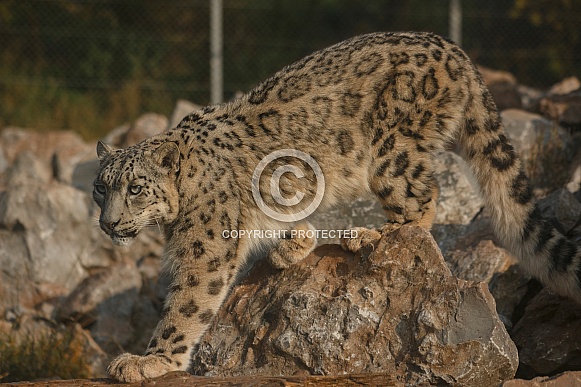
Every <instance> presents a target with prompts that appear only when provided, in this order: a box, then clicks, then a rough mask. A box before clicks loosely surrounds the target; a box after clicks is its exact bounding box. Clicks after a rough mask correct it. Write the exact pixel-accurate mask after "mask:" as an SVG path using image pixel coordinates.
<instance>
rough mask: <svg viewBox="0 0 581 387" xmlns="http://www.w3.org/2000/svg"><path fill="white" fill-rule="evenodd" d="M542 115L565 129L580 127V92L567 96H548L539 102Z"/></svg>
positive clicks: (573, 92)
mask: <svg viewBox="0 0 581 387" xmlns="http://www.w3.org/2000/svg"><path fill="white" fill-rule="evenodd" d="M539 111H540V112H541V114H542V115H544V116H546V117H548V118H550V119H552V120H554V121H556V122H558V123H560V124H561V125H563V126H565V127H572V128H577V129H578V128H580V127H581V90H580V89H578V90H576V91H572V92H570V93H568V94H563V95H561V94H554V95H548V96H546V97H544V98H542V99H541V100H540V101H539Z"/></svg>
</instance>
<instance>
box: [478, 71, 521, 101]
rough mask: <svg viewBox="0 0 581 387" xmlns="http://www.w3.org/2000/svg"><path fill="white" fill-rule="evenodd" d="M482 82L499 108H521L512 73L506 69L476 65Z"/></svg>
mask: <svg viewBox="0 0 581 387" xmlns="http://www.w3.org/2000/svg"><path fill="white" fill-rule="evenodd" d="M478 71H480V74H481V75H482V79H483V80H484V83H485V84H486V86H487V87H488V89H489V90H490V94H492V98H493V99H494V102H495V103H496V106H497V107H498V109H499V110H504V109H512V108H521V107H522V101H521V97H520V92H519V90H518V84H517V81H516V78H515V77H514V75H512V74H511V73H509V72H507V71H499V70H492V69H489V68H486V67H483V66H478Z"/></svg>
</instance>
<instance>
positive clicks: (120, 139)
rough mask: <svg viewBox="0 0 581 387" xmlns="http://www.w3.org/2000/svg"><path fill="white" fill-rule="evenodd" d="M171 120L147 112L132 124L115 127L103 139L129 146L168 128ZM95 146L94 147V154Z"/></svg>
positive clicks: (119, 146)
mask: <svg viewBox="0 0 581 387" xmlns="http://www.w3.org/2000/svg"><path fill="white" fill-rule="evenodd" d="M168 126H169V120H168V119H167V117H166V116H164V115H162V114H156V113H145V114H143V115H141V116H140V117H138V118H137V119H136V120H135V121H134V122H133V123H132V124H131V125H129V124H125V125H121V126H119V127H118V128H115V129H114V130H112V131H111V132H109V134H107V135H106V136H105V137H103V138H102V139H101V141H103V142H104V143H106V144H109V145H112V146H113V147H117V148H127V147H129V146H131V145H135V144H137V143H139V142H141V141H143V140H145V139H146V138H148V137H151V136H154V135H156V134H159V133H161V132H163V131H164V130H166V129H168ZM94 154H95V148H94V147H93V155H94Z"/></svg>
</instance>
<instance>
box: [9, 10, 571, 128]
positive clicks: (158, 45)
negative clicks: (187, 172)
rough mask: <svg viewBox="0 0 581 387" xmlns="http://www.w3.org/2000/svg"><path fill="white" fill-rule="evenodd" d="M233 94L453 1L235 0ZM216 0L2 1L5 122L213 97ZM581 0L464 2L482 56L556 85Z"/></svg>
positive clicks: (77, 118)
mask: <svg viewBox="0 0 581 387" xmlns="http://www.w3.org/2000/svg"><path fill="white" fill-rule="evenodd" d="M223 7H224V8H223V39H224V43H223V68H224V74H223V77H224V78H223V84H224V92H223V99H224V100H228V99H231V98H233V97H234V96H235V95H236V94H237V93H239V92H245V91H248V90H249V89H250V88H251V87H252V86H254V85H256V84H257V83H258V82H260V81H261V80H263V79H264V78H266V77H267V76H269V75H271V74H272V73H274V72H275V71H277V70H278V69H280V68H282V67H283V66H284V65H286V64H289V63H291V62H293V61H295V60H297V59H299V58H301V57H302V56H304V55H306V54H308V53H310V52H312V51H314V50H316V49H319V48H322V47H325V46H328V45H330V44H332V43H335V42H337V41H340V40H342V39H345V38H348V37H350V36H353V35H357V34H361V33H367V32H373V31H402V30H406V31H408V30H421V31H432V32H435V33H438V34H441V35H448V29H449V26H448V22H449V20H448V12H449V0H365V1H363V0H277V1H272V0H224V1H223ZM209 19H210V4H209V0H167V1H163V2H162V1H158V0H2V1H1V2H0V41H1V42H3V43H2V49H1V50H0V113H1V114H0V128H1V127H6V126H24V127H34V128H38V129H72V130H76V131H78V132H80V133H82V134H83V135H84V136H85V137H88V138H96V137H99V136H101V135H102V134H103V133H105V132H107V131H109V130H111V129H113V128H114V127H116V126H118V125H120V124H122V123H124V122H128V121H130V120H132V119H134V118H135V117H137V116H138V115H139V114H142V113H143V112H146V111H153V112H158V113H162V114H166V115H169V114H170V113H171V111H172V109H173V107H174V105H175V102H176V100H177V99H187V100H190V101H192V102H195V103H198V104H202V105H203V104H206V103H208V102H209V100H210V84H209V83H210V81H209V80H210V70H209V68H210V65H209V63H210V41H209V39H210V38H209V30H210V28H209ZM579 25H581V0H557V1H548V0H535V1H533V0H530V1H527V0H511V1H506V0H490V1H488V2H466V1H465V2H463V3H462V26H463V28H462V46H463V48H464V49H465V50H466V52H467V53H468V54H469V56H470V57H471V58H472V59H473V60H475V61H476V62H477V63H479V64H482V65H485V66H488V67H492V68H496V69H502V70H507V71H511V72H512V73H513V74H515V76H516V77H517V79H518V80H519V82H521V83H524V84H527V85H530V86H535V87H547V86H549V85H551V84H552V83H554V82H556V81H558V80H560V79H561V78H563V77H565V76H570V75H578V76H579V75H581V74H579V69H580V68H581V41H580V40H581V31H580V29H579V28H578V26H579Z"/></svg>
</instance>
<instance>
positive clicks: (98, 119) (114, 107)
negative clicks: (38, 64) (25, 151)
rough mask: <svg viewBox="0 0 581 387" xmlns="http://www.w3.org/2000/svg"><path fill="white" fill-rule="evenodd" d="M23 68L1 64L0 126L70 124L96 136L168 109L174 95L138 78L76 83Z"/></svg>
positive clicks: (90, 136)
mask: <svg viewBox="0 0 581 387" xmlns="http://www.w3.org/2000/svg"><path fill="white" fill-rule="evenodd" d="M27 71H33V70H26V69H20V70H15V69H14V68H8V67H7V66H0V78H1V79H4V80H7V81H6V82H0V129H1V128H3V127H6V126H19V127H25V128H32V129H36V130H39V131H48V130H57V129H63V130H73V131H75V132H77V133H79V134H81V136H83V138H85V139H86V140H94V139H97V138H100V137H102V136H104V135H105V134H107V133H108V132H109V131H111V130H112V129H114V128H116V127H118V126H120V125H122V124H124V123H127V122H131V121H133V120H135V119H136V118H137V117H138V116H139V115H140V114H143V113H145V112H155V113H161V114H166V115H169V114H171V112H172V110H173V107H174V106H173V104H174V100H175V98H174V97H173V96H172V95H171V92H169V91H166V90H152V89H147V87H146V85H144V83H143V81H141V80H139V79H133V80H126V81H123V82H122V83H121V84H119V85H115V87H112V86H111V85H108V86H107V87H105V85H101V86H99V85H96V86H95V87H94V88H88V89H87V88H74V87H71V86H70V85H63V84H62V82H59V81H57V80H55V79H51V78H47V77H44V76H42V75H41V74H38V75H37V76H31V75H30V73H29V72H28V73H27Z"/></svg>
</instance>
